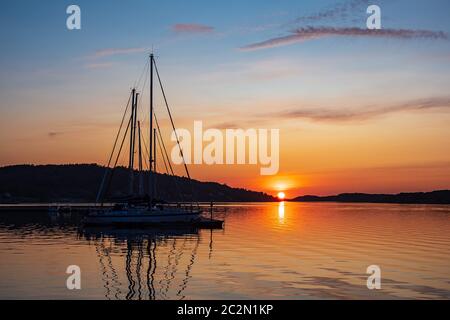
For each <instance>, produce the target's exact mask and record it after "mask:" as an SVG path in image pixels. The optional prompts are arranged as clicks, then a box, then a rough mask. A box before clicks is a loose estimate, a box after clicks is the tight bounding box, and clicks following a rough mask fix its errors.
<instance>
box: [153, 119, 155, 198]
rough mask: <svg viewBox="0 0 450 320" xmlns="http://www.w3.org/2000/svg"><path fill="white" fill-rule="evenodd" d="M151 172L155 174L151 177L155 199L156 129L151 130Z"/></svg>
mask: <svg viewBox="0 0 450 320" xmlns="http://www.w3.org/2000/svg"><path fill="white" fill-rule="evenodd" d="M153 157H154V159H153V172H154V173H155V175H154V177H153V192H154V194H155V198H156V128H155V129H153Z"/></svg>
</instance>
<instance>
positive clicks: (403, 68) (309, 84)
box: [0, 0, 450, 180]
mask: <svg viewBox="0 0 450 320" xmlns="http://www.w3.org/2000/svg"><path fill="white" fill-rule="evenodd" d="M70 4H77V5H79V6H80V8H81V14H82V18H81V20H82V29H81V30H76V31H69V30H67V28H66V18H67V14H66V12H65V11H66V8H67V6H68V5H70ZM368 4H377V5H379V6H380V7H381V12H382V28H383V30H387V33H388V34H387V35H386V36H384V37H376V36H372V35H369V34H366V33H364V32H365V31H364V29H365V25H366V19H367V16H368V15H367V14H366V8H367V6H368ZM449 12H450V2H449V1H447V0H432V1H404V0H392V1H387V0H381V1H366V0H340V1H339V0H338V1H334V0H320V1H298V0H296V1H287V0H284V1H256V0H255V1H234V0H233V1H231V0H228V1H144V0H131V1H83V0H79V1H57V0H52V1H50V0H43V1H23V0H17V1H3V2H2V4H1V10H0V41H1V43H2V50H1V52H0V68H1V74H0V114H1V119H0V148H1V149H2V151H3V152H2V155H0V165H4V164H12V163H18V162H19V163H23V162H33V163H45V162H67V161H70V160H73V161H75V162H100V163H101V162H102V160H101V159H103V158H104V157H105V154H106V153H107V149H108V148H109V145H108V143H109V142H108V141H109V140H110V139H109V140H108V137H112V136H113V133H114V130H115V126H116V125H117V122H118V121H119V119H120V115H121V112H122V107H123V104H124V102H126V99H127V96H128V92H129V89H130V88H131V86H133V83H135V81H136V79H137V78H138V77H139V74H140V72H141V71H142V68H143V67H144V64H145V62H146V58H147V53H148V52H149V50H151V48H152V47H153V49H154V51H155V54H156V55H157V62H158V65H159V68H160V70H161V75H162V77H163V80H164V82H165V83H166V90H167V92H168V94H169V100H170V102H171V104H172V105H173V106H174V109H175V110H176V115H177V121H178V123H179V124H181V125H185V124H186V125H189V123H192V121H193V120H196V119H197V120H198V119H201V120H204V122H206V125H207V126H217V127H224V126H227V125H233V126H241V127H249V126H269V127H281V128H282V129H283V132H285V133H286V134H287V133H289V136H290V137H292V136H294V137H297V139H298V135H300V134H303V133H304V132H306V133H308V132H309V131H308V130H310V131H311V132H312V133H311V134H312V135H311V139H310V140H314V137H316V138H317V137H318V136H320V135H323V134H325V133H328V132H330V130H332V129H330V128H334V129H333V130H335V129H336V128H339V129H341V128H345V130H348V133H346V139H350V140H351V139H354V138H349V137H354V135H356V132H353V131H352V130H356V129H355V128H357V127H355V126H354V125H353V124H349V122H348V121H353V120H355V119H356V120H358V121H362V120H363V121H365V125H366V127H365V128H368V127H369V126H370V125H374V124H377V122H376V121H378V120H377V119H378V117H379V116H380V115H384V114H386V115H387V116H386V117H390V116H391V115H392V114H394V113H395V112H398V111H399V110H400V111H401V112H406V115H405V113H402V116H401V117H399V118H398V119H396V120H395V121H394V120H393V121H394V122H395V126H396V128H397V129H396V130H397V131H400V130H406V128H407V127H408V124H412V123H414V125H417V122H414V121H416V120H417V119H415V120H408V121H412V122H408V121H407V120H404V119H406V118H408V117H409V113H411V114H415V113H417V109H420V108H421V106H424V105H425V106H426V107H425V109H427V110H428V109H429V111H426V112H425V116H423V115H421V116H422V117H431V118H432V119H431V118H430V121H429V122H426V123H425V124H420V125H419V126H424V125H425V126H428V127H433V128H436V129H435V130H438V128H439V130H440V131H439V132H437V131H436V132H435V133H434V135H432V137H431V136H430V139H434V141H440V140H439V139H443V138H442V132H447V131H445V130H446V129H445V127H448V125H447V126H445V123H446V122H445V121H447V120H448V110H449V108H448V107H449V105H448V104H449V103H448V101H450V100H449V99H450V98H449V96H448V88H449V85H450V63H449V62H450V40H449V38H448V35H449V34H450V20H449V19H448V13H449ZM298 28H312V29H311V30H312V31H311V32H312V34H313V36H312V38H311V39H306V40H305V39H303V40H302V41H296V42H294V43H290V44H287V43H284V42H283V43H281V44H280V45H278V46H275V47H270V48H258V49H257V50H251V51H246V50H242V48H243V47H246V46H249V45H253V44H258V43H261V42H267V41H269V42H270V41H274V40H276V41H278V39H280V38H283V37H286V36H290V35H292V33H293V30H295V29H298ZM346 28H347V29H346ZM349 28H356V29H357V31H356V33H358V32H360V31H361V30H362V31H361V32H362V33H363V35H355V31H354V29H352V30H353V31H352V30H350V31H349V30H348V29H349ZM330 30H331V31H330ZM358 30H360V31H358ZM418 30H419V31H421V30H425V31H426V32H429V33H430V35H428V36H420V35H418V34H417V33H415V32H417V31H418ZM302 32H304V31H302ZM333 32H334V33H333ZM408 32H412V33H413V34H412V36H410V37H409V36H407V37H406V36H405V34H406V35H408V34H409V33H408ZM336 33H337V34H336ZM342 33H344V34H345V35H342ZM300 37H301V34H300ZM159 99H160V98H159ZM424 101H425V102H424ZM422 109H424V108H422ZM324 114H326V116H324ZM289 117H292V119H291V118H289ZM392 117H394V118H395V116H392ZM377 125H378V127H377ZM377 125H375V126H374V128H372V129H371V130H373V132H375V131H377V130H389V129H390V127H386V126H387V124H381V123H380V124H377ZM391 125H392V124H391ZM330 126H331V127H330ZM319 128H320V131H317V130H319ZM408 128H411V126H409V127H408ZM397 131H395V132H396V133H397V134H398V132H397ZM52 133H53V134H52ZM59 134H60V135H61V136H60V137H59V139H62V140H60V141H59V142H58V141H57V140H58V137H57V136H58V135H59ZM399 136H401V135H399ZM422 136H423V135H422ZM400 138H401V139H404V137H402V136H401V137H400ZM400 138H399V139H400ZM411 139H412V138H411ZM287 140H289V138H288V139H287ZM105 141H106V142H105ZM347 141H349V140H347ZM402 141H403V140H402ZM403 142H404V141H403ZM403 142H401V143H403ZM63 143H67V144H70V145H72V149H69V148H68V147H67V148H63V147H61V145H62V144H63ZM95 143H103V144H104V147H102V148H99V149H98V150H97V149H96V148H95V147H94V144H95ZM355 143H356V142H355ZM398 143H400V142H398ZM436 143H437V142H436ZM423 144H424V145H429V141H423ZM30 145H33V146H35V145H39V146H41V147H40V148H39V149H37V148H35V147H30ZM18 148H20V151H17V149H18ZM314 148H315V147H314ZM314 148H313V149H314ZM323 148H326V146H323ZM436 148H437V147H436ZM94 149H95V150H94ZM24 150H28V151H24ZM42 150H45V151H42ZM80 150H90V151H89V152H88V151H85V152H84V153H83V156H79V157H78V156H75V155H78V154H81V152H80ZM314 150H315V149H314ZM322 151H323V150H322ZM322 151H321V152H322ZM285 152H286V153H288V151H285ZM406 152H407V151H405V153H406ZM408 152H409V149H408ZM426 153H427V154H430V158H429V159H422V160H420V161H422V162H424V163H435V162H442V161H447V160H448V161H450V155H448V154H444V155H442V153H441V155H439V154H438V149H436V150H434V149H433V150H427V152H426ZM431 155H432V156H431ZM49 157H50V159H49ZM405 157H406V156H405ZM313 158H314V159H315V157H312V158H311V161H310V162H308V161H307V160H305V163H302V168H305V170H306V171H314V170H325V169H327V168H332V169H333V170H334V169H336V168H340V167H344V161H343V163H342V164H339V163H338V162H335V163H333V164H332V165H331V164H325V163H324V164H323V165H322V166H320V168H319V167H314V165H313V163H316V164H317V161H315V160H313ZM419 158H420V157H419V156H418V158H416V159H419ZM52 159H53V161H52ZM387 159H388V160H386V163H383V164H382V165H387V164H389V165H390V164H392V165H398V164H402V163H403V162H402V161H403V158H399V157H398V156H392V159H390V158H389V157H388V158H387ZM420 161H419V160H418V162H420ZM369 162H370V161H369ZM422 162H421V163H422ZM355 165H357V166H361V167H362V166H364V165H367V166H369V165H370V166H372V165H378V164H376V163H372V162H371V163H365V164H363V163H361V164H355ZM380 165H381V164H380ZM284 170H285V171H286V172H295V171H296V170H297V169H296V167H295V166H294V164H290V165H287V166H285V167H284ZM219 178H220V177H219ZM219 178H218V179H219ZM219 180H220V179H219Z"/></svg>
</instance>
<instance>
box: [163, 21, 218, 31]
mask: <svg viewBox="0 0 450 320" xmlns="http://www.w3.org/2000/svg"><path fill="white" fill-rule="evenodd" d="M172 31H173V32H176V33H209V32H213V31H214V28H213V27H211V26H206V25H203V24H197V23H178V24H175V25H173V26H172Z"/></svg>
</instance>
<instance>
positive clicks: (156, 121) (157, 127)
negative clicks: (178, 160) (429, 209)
mask: <svg viewBox="0 0 450 320" xmlns="http://www.w3.org/2000/svg"><path fill="white" fill-rule="evenodd" d="M153 117H154V118H155V123H156V129H157V130H158V134H159V137H160V138H161V143H162V146H163V149H164V154H165V155H166V159H167V163H168V164H169V167H170V172H171V173H172V175H175V173H174V171H173V167H172V164H171V163H170V159H169V154H168V153H167V149H166V145H165V144H164V139H163V138H162V134H161V129H160V127H159V122H158V118H157V117H156V114H155V113H153Z"/></svg>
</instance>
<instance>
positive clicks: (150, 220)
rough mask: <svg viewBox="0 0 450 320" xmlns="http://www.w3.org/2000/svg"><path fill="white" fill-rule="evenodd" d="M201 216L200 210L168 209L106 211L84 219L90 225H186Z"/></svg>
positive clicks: (85, 223)
mask: <svg viewBox="0 0 450 320" xmlns="http://www.w3.org/2000/svg"><path fill="white" fill-rule="evenodd" d="M200 218H201V212H200V211H192V212H185V211H166V212H153V211H152V212H148V213H145V212H144V213H139V212H105V213H102V214H98V213H96V214H89V215H88V216H86V217H85V218H84V220H83V223H84V225H89V226H149V225H170V226H173V225H186V224H193V223H195V222H196V221H199V219H200Z"/></svg>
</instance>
